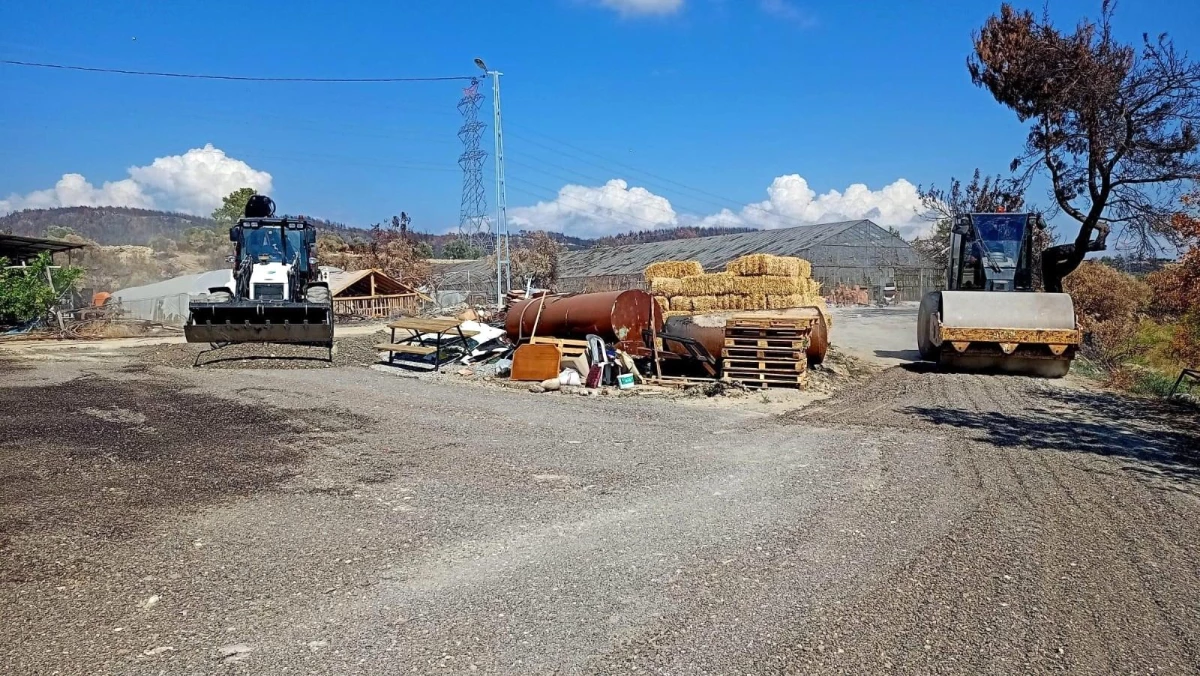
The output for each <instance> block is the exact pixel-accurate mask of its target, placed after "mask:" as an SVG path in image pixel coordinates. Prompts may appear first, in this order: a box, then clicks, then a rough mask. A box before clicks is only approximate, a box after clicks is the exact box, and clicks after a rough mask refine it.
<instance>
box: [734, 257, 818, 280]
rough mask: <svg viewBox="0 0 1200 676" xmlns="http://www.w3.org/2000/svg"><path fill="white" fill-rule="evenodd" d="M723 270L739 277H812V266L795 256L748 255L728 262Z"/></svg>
mask: <svg viewBox="0 0 1200 676" xmlns="http://www.w3.org/2000/svg"><path fill="white" fill-rule="evenodd" d="M725 270H726V271H728V272H730V273H733V274H735V275H737V276H739V277H759V276H764V275H771V276H775V277H808V276H810V275H812V264H811V263H809V262H808V261H806V260H804V259H803V258H796V257H795V256H772V255H771V254H750V255H748V256H741V257H739V258H735V259H733V260H731V261H729V262H728V263H726V264H725Z"/></svg>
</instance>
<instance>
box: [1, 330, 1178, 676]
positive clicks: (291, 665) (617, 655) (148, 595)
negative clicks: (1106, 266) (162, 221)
mask: <svg viewBox="0 0 1200 676" xmlns="http://www.w3.org/2000/svg"><path fill="white" fill-rule="evenodd" d="M844 324H845V322H842V323H841V325H839V326H835V330H838V329H840V328H843V326H844ZM0 411H3V412H4V413H3V415H0V616H2V617H3V618H4V622H3V632H0V663H3V664H4V665H5V669H4V672H5V673H11V674H50V673H59V674H108V673H112V674H209V673H255V674H268V673H269V674H274V673H306V674H345V673H356V674H393V673H472V672H474V673H496V674H543V673H546V674H551V673H553V674H611V673H654V674H808V673H820V674H823V673H845V674H864V673H879V672H885V671H889V670H891V671H893V672H895V673H922V674H924V673H947V674H951V673H954V674H958V673H992V674H1011V673H1046V672H1063V673H1089V674H1090V673H1162V674H1169V673H1179V674H1183V673H1196V665H1198V664H1200V582H1198V579H1200V576H1198V574H1200V537H1197V534H1196V528H1197V524H1198V523H1200V518H1198V517H1200V458H1198V457H1197V448H1200V431H1198V429H1197V418H1196V414H1195V412H1194V411H1190V410H1184V409H1175V408H1170V407H1165V406H1162V405H1151V404H1148V403H1145V402H1140V401H1135V400H1130V399H1123V398H1120V397H1116V396H1112V395H1105V394H1097V393H1094V392H1089V391H1087V390H1083V389H1079V388H1078V387H1076V386H1074V385H1072V384H1070V383H1063V382H1047V381H1038V380H1032V379H1026V378H1018V377H1001V376H978V375H958V374H943V373H936V372H928V371H926V370H925V369H922V368H919V367H913V366H909V367H907V368H893V369H890V370H887V371H884V372H882V373H880V374H878V375H876V376H873V377H871V378H870V379H867V380H865V381H862V382H858V383H855V384H854V385H852V386H850V387H847V388H845V389H844V390H843V391H842V393H841V394H840V395H835V396H834V397H833V398H831V399H828V400H825V401H824V402H821V403H818V404H816V405H814V406H811V407H809V408H806V409H803V410H800V411H798V412H793V413H790V414H787V415H784V416H776V417H763V416H751V415H747V414H744V413H740V412H739V411H738V410H737V409H736V408H733V409H700V408H695V407H688V406H684V405H680V404H679V403H678V402H673V401H660V400H655V399H650V398H626V397H621V398H611V397H589V398H584V397H576V396H566V395H560V394H545V395H532V394H529V393H525V392H519V391H507V390H499V389H489V388H485V387H478V386H470V385H461V384H454V383H452V382H438V383H434V382H426V381H422V380H416V379H411V378H402V377H397V376H395V375H389V374H387V373H380V372H378V371H375V370H370V369H364V368H359V367H344V368H332V369H322V370H242V371H238V370H203V369H198V370H179V369H164V368H152V369H147V368H145V367H144V366H141V365H139V363H138V361H137V360H136V358H134V357H132V356H121V357H118V358H113V359H111V360H107V361H103V362H97V361H70V360H66V361H55V360H40V361H36V362H31V363H23V362H20V361H14V360H11V359H10V360H4V359H3V357H0Z"/></svg>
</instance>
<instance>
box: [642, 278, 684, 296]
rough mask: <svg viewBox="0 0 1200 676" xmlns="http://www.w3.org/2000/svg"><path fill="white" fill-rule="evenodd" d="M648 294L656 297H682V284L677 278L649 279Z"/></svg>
mask: <svg viewBox="0 0 1200 676" xmlns="http://www.w3.org/2000/svg"><path fill="white" fill-rule="evenodd" d="M650 293H652V294H654V295H656V296H682V295H685V294H684V293H683V282H681V281H680V280H679V278H677V277H651V278H650Z"/></svg>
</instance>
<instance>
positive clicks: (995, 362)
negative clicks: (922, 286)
mask: <svg viewBox="0 0 1200 676" xmlns="http://www.w3.org/2000/svg"><path fill="white" fill-rule="evenodd" d="M1045 227H1046V225H1045V222H1044V221H1043V220H1042V217H1041V216H1040V215H1039V214H1027V213H977V214H960V215H958V216H957V217H955V220H954V225H953V227H952V229H951V234H950V247H949V254H950V255H949V258H950V264H949V266H948V271H947V277H946V290H945V291H934V292H931V293H928V294H926V295H925V297H924V298H923V299H922V300H921V306H920V310H919V312H918V317H917V348H918V350H919V351H920V353H921V358H922V359H924V360H926V361H934V362H938V363H940V364H941V365H942V366H943V367H946V368H948V369H952V370H984V371H1004V372H1009V373H1021V374H1026V375H1035V376H1041V377H1046V378H1060V377H1062V376H1064V375H1066V374H1067V372H1068V371H1069V370H1070V368H1071V360H1072V359H1074V358H1075V351H1076V350H1077V349H1078V347H1079V344H1080V342H1081V340H1082V338H1081V334H1080V331H1079V328H1078V327H1077V326H1076V323H1075V306H1074V304H1073V303H1072V301H1071V296H1069V295H1067V294H1065V293H1040V292H1036V291H1035V290H1034V288H1033V272H1032V271H1033V265H1032V261H1033V241H1034V233H1035V230H1036V229H1044V228H1045Z"/></svg>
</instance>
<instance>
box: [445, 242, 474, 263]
mask: <svg viewBox="0 0 1200 676" xmlns="http://www.w3.org/2000/svg"><path fill="white" fill-rule="evenodd" d="M442 255H443V256H445V257H446V258H455V259H458V260H468V259H475V258H479V257H480V256H482V255H483V252H482V251H480V250H479V249H478V248H477V247H474V246H471V243H470V242H468V241H467V240H465V239H456V240H452V241H450V242H447V243H446V245H445V246H443V247H442Z"/></svg>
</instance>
